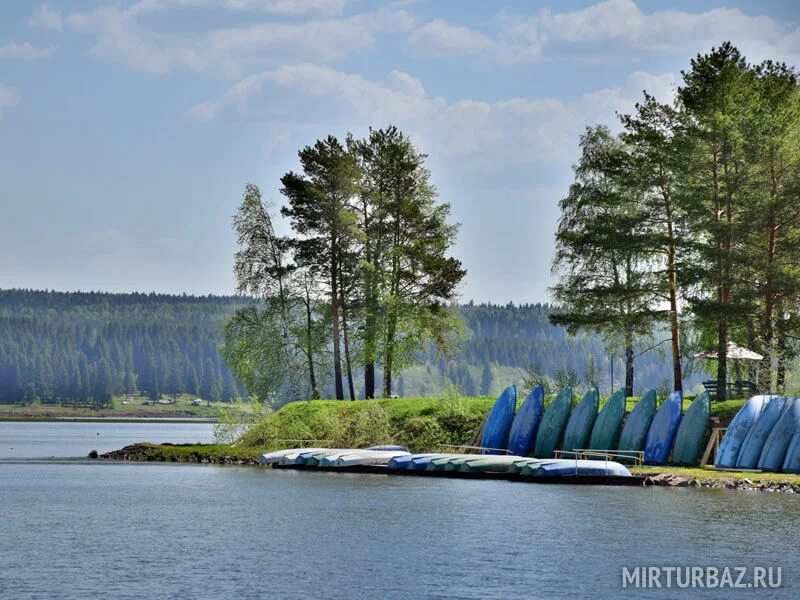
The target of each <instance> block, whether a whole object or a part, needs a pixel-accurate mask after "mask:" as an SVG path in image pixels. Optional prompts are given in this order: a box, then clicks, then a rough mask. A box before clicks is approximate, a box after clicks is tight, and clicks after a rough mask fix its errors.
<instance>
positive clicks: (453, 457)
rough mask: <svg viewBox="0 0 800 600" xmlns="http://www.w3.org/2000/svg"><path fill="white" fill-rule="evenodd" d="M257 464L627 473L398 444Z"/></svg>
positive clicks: (272, 457) (305, 451) (273, 455)
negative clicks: (414, 451)
mask: <svg viewBox="0 0 800 600" xmlns="http://www.w3.org/2000/svg"><path fill="white" fill-rule="evenodd" d="M260 462H261V464H264V465H273V466H295V467H322V468H329V469H337V468H339V469H344V468H353V467H375V466H380V467H386V468H387V469H388V470H390V471H398V470H410V471H459V472H461V473H509V474H511V473H515V474H518V475H523V476H532V477H554V476H561V475H598V476H606V477H607V476H619V477H630V475H631V474H630V471H628V469H627V468H626V467H625V466H623V465H621V464H619V463H617V462H614V461H601V460H576V459H572V460H566V459H537V458H530V457H524V456H512V455H502V456H500V455H481V454H445V453H427V454H412V453H411V452H409V451H408V450H407V449H405V448H403V447H402V446H372V447H370V448H364V449H354V448H339V449H335V448H291V449H287V450H278V451H276V452H268V453H266V454H263V455H262V456H261V458H260Z"/></svg>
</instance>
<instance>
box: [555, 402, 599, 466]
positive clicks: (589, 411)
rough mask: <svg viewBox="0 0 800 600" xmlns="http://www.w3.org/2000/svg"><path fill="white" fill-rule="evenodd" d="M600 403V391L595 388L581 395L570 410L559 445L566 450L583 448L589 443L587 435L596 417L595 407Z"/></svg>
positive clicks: (589, 433) (590, 431)
mask: <svg viewBox="0 0 800 600" xmlns="http://www.w3.org/2000/svg"><path fill="white" fill-rule="evenodd" d="M599 405H600V392H598V391H597V388H592V389H591V390H589V391H588V392H586V393H585V394H584V395H583V398H581V401H580V402H578V406H576V407H575V410H573V411H572V415H570V417H569V422H568V423H567V428H566V429H565V430H564V442H563V443H562V444H561V447H562V448H563V449H564V450H566V451H568V452H574V451H576V450H584V449H586V447H587V446H588V444H589V436H590V435H592V427H594V422H595V419H597V408H598V406H599Z"/></svg>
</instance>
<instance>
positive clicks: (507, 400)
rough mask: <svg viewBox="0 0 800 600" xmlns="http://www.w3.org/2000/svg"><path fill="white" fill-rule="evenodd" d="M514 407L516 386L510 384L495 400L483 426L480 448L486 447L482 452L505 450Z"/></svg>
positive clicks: (515, 403)
mask: <svg viewBox="0 0 800 600" xmlns="http://www.w3.org/2000/svg"><path fill="white" fill-rule="evenodd" d="M516 408H517V387H516V386H515V385H510V386H508V387H507V388H506V389H505V391H504V392H503V393H502V394H500V396H499V397H498V398H497V400H495V402H494V406H492V410H491V411H490V412H489V416H488V417H487V419H486V423H485V424H484V426H483V436H482V437H481V448H487V450H483V454H499V452H498V451H499V450H505V448H506V444H507V443H508V432H509V430H510V429H511V423H512V422H513V421H514V411H515V410H516Z"/></svg>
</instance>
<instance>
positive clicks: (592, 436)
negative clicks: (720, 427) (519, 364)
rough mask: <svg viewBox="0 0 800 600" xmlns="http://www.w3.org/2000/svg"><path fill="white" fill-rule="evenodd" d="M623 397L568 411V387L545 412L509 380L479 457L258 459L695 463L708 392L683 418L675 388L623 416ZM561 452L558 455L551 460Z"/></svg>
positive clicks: (470, 468)
mask: <svg viewBox="0 0 800 600" xmlns="http://www.w3.org/2000/svg"><path fill="white" fill-rule="evenodd" d="M625 400H626V398H625V394H624V392H623V391H622V390H620V391H618V392H616V393H614V394H612V395H611V396H610V397H609V398H608V400H607V401H606V402H605V404H604V405H603V408H602V410H600V394H599V392H598V390H597V388H593V389H591V390H589V391H588V392H587V393H586V394H584V396H583V397H582V398H581V400H580V401H579V402H578V403H577V404H576V405H575V406H574V408H573V392H572V389H571V388H567V389H564V390H562V391H561V393H559V394H558V395H557V396H556V398H555V399H554V400H553V401H552V402H551V403H550V404H549V406H548V407H547V409H546V410H545V395H544V389H543V388H542V387H537V388H536V389H534V390H533V391H532V392H531V393H530V394H529V395H528V396H527V397H526V398H525V400H524V401H523V402H522V404H521V405H520V407H519V410H517V389H516V386H514V385H511V386H509V387H508V388H506V390H504V391H503V393H502V394H501V395H500V396H499V397H498V398H497V400H496V401H495V402H494V405H493V406H492V409H491V410H490V412H489V414H488V415H487V417H486V419H485V421H484V424H483V429H482V434H481V441H480V449H479V453H478V454H476V453H470V454H460V453H459V454H448V453H438V452H430V453H424V454H412V453H410V452H408V450H406V449H405V448H403V447H400V446H373V447H371V448H365V449H354V448H344V449H342V448H338V449H337V448H292V449H287V450H279V451H277V452H270V453H266V454H264V455H263V456H262V457H261V462H262V463H263V464H269V465H276V466H308V467H323V468H332V469H335V468H342V467H359V466H383V467H386V468H387V469H390V470H401V469H403V470H410V471H459V472H462V473H463V472H467V473H480V472H484V473H509V474H511V473H516V474H520V475H529V476H534V477H550V476H559V475H603V476H622V477H627V476H630V472H629V471H628V469H627V468H626V467H625V466H624V465H623V464H621V462H617V461H613V460H590V459H579V458H577V456H578V454H579V453H585V452H587V451H589V452H591V451H596V452H608V451H616V453H617V455H618V456H628V457H632V456H634V455H636V454H637V453H643V456H644V459H645V461H646V462H649V463H650V464H665V463H666V462H667V460H668V458H669V456H670V454H673V455H674V457H673V459H674V460H676V461H677V462H680V463H683V464H694V463H696V461H697V457H698V455H699V452H700V447H701V444H702V441H703V437H704V435H705V432H706V429H707V426H708V415H709V400H708V395H707V394H702V395H701V396H698V397H697V398H696V399H695V400H694V402H693V403H692V405H691V406H690V408H689V409H688V410H687V411H686V414H685V415H684V414H682V396H681V394H680V393H675V394H672V395H670V396H669V397H668V398H667V399H666V400H665V401H664V403H663V404H662V405H661V407H660V408H658V409H657V406H656V392H655V391H654V390H651V391H649V392H648V393H646V394H645V395H644V396H643V397H642V398H641V399H640V400H639V401H638V402H637V403H636V405H635V406H634V408H633V410H632V411H631V413H630V414H629V415H628V418H627V419H625V408H626V404H625ZM673 447H674V448H675V451H674V452H673ZM559 450H561V451H562V456H564V457H563V458H556V454H557V451H559ZM567 456H569V458H567ZM620 460H622V459H620Z"/></svg>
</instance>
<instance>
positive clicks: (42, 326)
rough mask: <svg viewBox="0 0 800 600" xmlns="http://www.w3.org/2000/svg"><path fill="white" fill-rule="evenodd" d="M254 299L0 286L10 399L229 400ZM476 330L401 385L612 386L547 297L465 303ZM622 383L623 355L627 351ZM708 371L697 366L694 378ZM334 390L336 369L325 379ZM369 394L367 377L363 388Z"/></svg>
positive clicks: (423, 360)
mask: <svg viewBox="0 0 800 600" xmlns="http://www.w3.org/2000/svg"><path fill="white" fill-rule="evenodd" d="M250 302H251V300H250V299H249V298H243V297H237V296H187V295H182V296H175V295H164V294H142V293H134V294H109V293H101V292H46V291H27V290H0V403H34V402H42V403H60V404H66V405H86V404H90V405H93V406H107V405H109V404H110V403H111V401H112V398H113V397H114V396H119V395H122V394H133V393H140V394H145V395H147V396H149V397H150V398H152V399H157V398H160V397H161V396H162V395H163V396H170V395H173V394H182V393H186V394H192V395H196V396H197V397H199V398H202V399H209V400H214V401H223V402H228V401H232V400H234V399H236V398H238V397H242V396H243V395H244V392H243V390H242V388H241V386H239V385H238V384H237V382H236V380H235V379H234V377H233V375H232V374H231V372H230V370H229V369H228V367H227V365H226V364H225V362H224V360H222V358H221V357H220V355H219V354H218V352H217V349H218V346H219V344H220V342H221V339H222V322H223V320H224V319H225V317H227V316H228V315H229V314H231V313H232V312H233V311H234V310H235V309H236V308H239V307H241V306H244V305H247V304H249V303H250ZM459 311H460V312H461V316H462V318H463V320H464V322H465V324H466V326H467V330H468V331H467V339H466V340H465V341H464V343H463V345H462V346H461V349H460V351H459V352H458V353H457V354H456V355H454V356H451V357H439V356H437V355H436V352H435V351H434V350H433V349H431V350H430V351H428V352H423V353H421V354H420V355H419V359H418V361H417V365H416V366H413V367H411V368H409V369H407V370H405V371H404V372H403V373H402V374H401V376H400V377H399V379H398V384H397V392H398V394H399V395H405V396H416V395H438V394H441V393H442V392H443V391H444V390H445V389H446V388H447V387H448V385H450V384H452V385H455V386H456V387H458V388H459V389H460V390H461V392H463V393H464V394H466V395H470V396H471V395H481V394H495V393H497V392H498V391H499V390H500V389H502V388H503V387H504V386H506V385H508V384H509V383H512V382H517V383H522V381H523V380H524V379H526V377H527V378H528V379H529V378H530V375H531V373H532V372H533V373H538V374H540V375H541V376H542V377H545V378H548V379H551V380H553V384H556V383H557V382H559V381H564V378H565V377H566V380H569V379H574V382H575V383H576V384H578V385H579V386H581V387H583V386H586V385H588V382H589V381H593V382H595V383H597V384H598V385H600V387H601V389H603V388H604V389H603V391H604V393H607V391H608V388H609V386H610V365H609V357H608V353H607V350H606V348H605V346H604V343H603V340H602V339H600V338H599V337H597V336H594V335H579V336H576V337H572V336H569V335H568V334H567V333H566V330H565V329H564V328H562V327H558V326H553V325H551V324H550V323H549V322H548V315H549V313H550V308H549V307H548V306H547V305H545V304H530V305H519V306H515V305H513V304H509V305H506V306H498V305H489V304H472V303H470V304H466V305H462V306H460V307H459ZM616 365H617V371H616V373H615V379H616V381H615V387H618V386H619V385H621V383H622V376H623V370H622V369H623V366H622V365H623V363H622V359H621V357H619V359H618V361H617V362H616ZM669 376H670V363H669V360H668V358H667V357H665V356H664V355H663V354H661V353H658V352H656V351H652V352H649V353H647V354H644V355H642V356H640V357H638V358H637V359H636V386H635V388H636V391H637V392H638V391H640V390H641V389H643V388H649V387H660V386H662V385H664V382H665V381H666V380H667V379H668V377H669ZM700 378H701V377H700V376H699V375H695V376H694V377H692V378H687V389H689V388H690V387H691V385H693V384H695V383H697V381H699V379H700ZM321 391H322V393H323V397H331V396H332V394H333V381H332V377H330V376H327V377H326V378H325V379H324V383H323V384H322V385H321ZM357 391H358V394H359V396H363V391H364V390H363V389H359V390H357Z"/></svg>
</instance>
